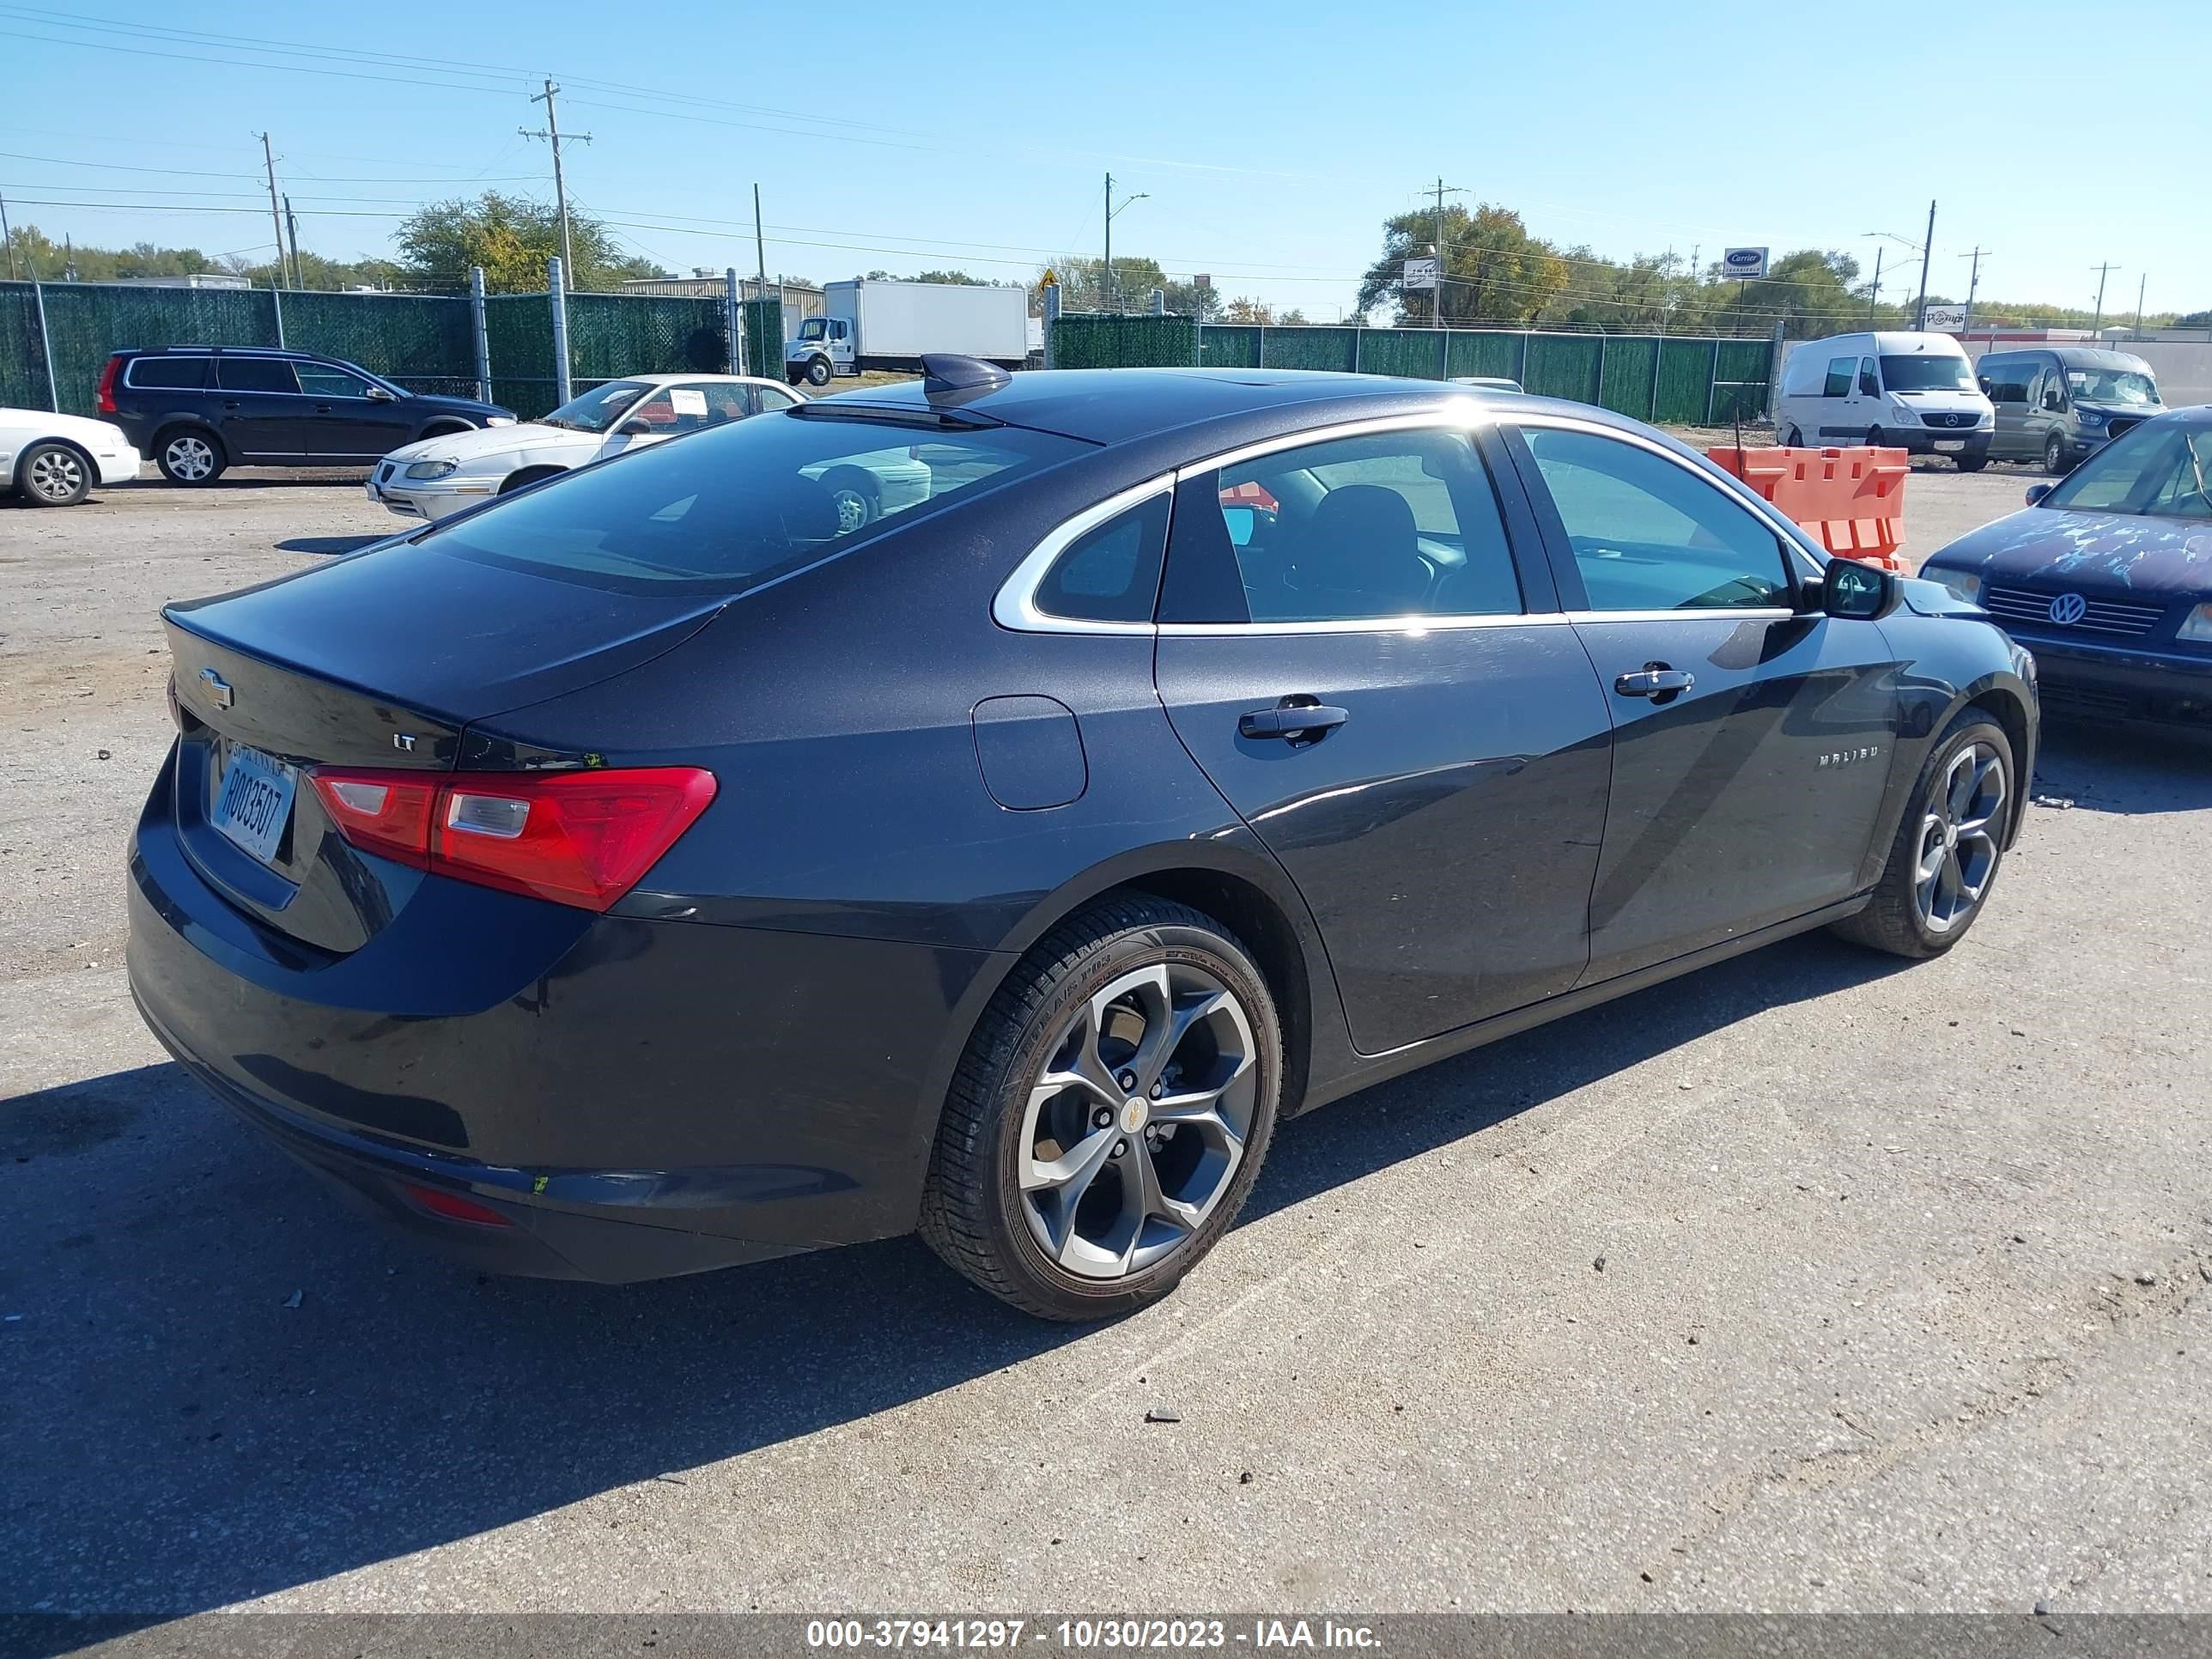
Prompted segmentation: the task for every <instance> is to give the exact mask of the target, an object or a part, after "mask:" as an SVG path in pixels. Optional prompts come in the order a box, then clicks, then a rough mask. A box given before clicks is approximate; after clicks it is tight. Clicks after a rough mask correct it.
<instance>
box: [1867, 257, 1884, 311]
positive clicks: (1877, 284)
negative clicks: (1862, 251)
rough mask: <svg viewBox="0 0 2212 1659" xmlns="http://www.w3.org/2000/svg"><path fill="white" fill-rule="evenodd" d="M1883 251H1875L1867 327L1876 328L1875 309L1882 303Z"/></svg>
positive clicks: (1869, 292)
mask: <svg viewBox="0 0 2212 1659" xmlns="http://www.w3.org/2000/svg"><path fill="white" fill-rule="evenodd" d="M1882 252H1883V250H1882V249H1881V248H1876V249H1875V251H1874V286H1873V287H1872V288H1871V289H1869V290H1868V291H1867V326H1868V327H1869V328H1872V327H1873V326H1874V308H1875V307H1876V306H1878V305H1880V304H1881V256H1882Z"/></svg>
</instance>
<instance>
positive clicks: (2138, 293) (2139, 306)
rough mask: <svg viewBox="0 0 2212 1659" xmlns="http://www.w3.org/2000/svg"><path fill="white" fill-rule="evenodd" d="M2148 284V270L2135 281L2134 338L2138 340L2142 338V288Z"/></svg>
mask: <svg viewBox="0 0 2212 1659" xmlns="http://www.w3.org/2000/svg"><path fill="white" fill-rule="evenodd" d="M2149 286H2150V273H2149V272H2148V271H2145V272H2144V273H2143V275H2142V278H2141V280H2139V281H2138V282H2137V283H2136V338H2137V339H2138V340H2140V339H2141V338H2142V301H2143V290H2144V289H2146V288H2148V287H2149Z"/></svg>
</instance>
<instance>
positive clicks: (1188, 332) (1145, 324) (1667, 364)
mask: <svg viewBox="0 0 2212 1659" xmlns="http://www.w3.org/2000/svg"><path fill="white" fill-rule="evenodd" d="M1048 326H1049V327H1050V329H1051V330H1052V341H1051V349H1050V352H1049V355H1048V361H1049V362H1051V364H1052V366H1053V367H1054V368H1138V367H1153V368H1160V367H1168V366H1182V365H1192V364H1195V365H1199V366H1201V367H1204V368H1310V369H1322V370H1327V371H1329V372H1333V373H1335V374H1398V375H1405V376H1409V377H1411V378H1413V379H1417V380H1449V379H1452V378H1454V377H1455V376H1459V375H1487V376H1492V377H1495V378H1498V379H1503V380H1517V381H1519V382H1520V383H1521V385H1522V386H1523V387H1524V388H1525V389H1527V390H1528V391H1529V392H1535V393H1537V394H1539V395H1541V396H1544V397H1551V398H1572V399H1574V400H1575V401H1576V402H1577V403H1586V404H1597V405H1599V406H1600V407H1601V408H1604V409H1609V410H1613V411H1614V412H1615V413H1616V414H1620V415H1629V416H1634V417H1635V418H1637V419H1638V420H1644V421H1652V422H1663V423H1665V424H1668V425H1674V426H1705V425H1717V424H1723V423H1725V422H1729V421H1732V420H1734V419H1735V418H1736V417H1737V416H1738V414H1739V413H1741V416H1742V418H1744V419H1746V420H1757V419H1759V418H1761V417H1762V416H1763V415H1764V414H1765V409H1766V398H1767V387H1768V385H1769V384H1770V382H1771V379H1772V374H1773V364H1774V357H1775V342H1774V341H1773V339H1771V337H1761V338H1756V339H1722V338H1709V337H1680V338H1662V337H1658V336H1655V335H1648V334H1565V333H1546V332H1542V331H1536V330H1517V329H1516V330H1509V329H1462V328H1443V329H1437V328H1345V327H1315V326H1310V325H1298V326H1292V327H1276V326H1273V325H1270V326H1267V327H1265V328H1262V327H1261V326H1259V325H1256V324H1251V323H1206V324H1200V323H1199V322H1197V321H1196V320H1195V319H1192V318H1189V317H1160V316H1153V315H1149V314H1144V315H1135V316H1118V315H1110V314H1104V313H1079V314H1071V315H1066V316H1062V317H1060V318H1059V319H1057V320H1056V321H1054V322H1053V323H1051V324H1049V325H1048Z"/></svg>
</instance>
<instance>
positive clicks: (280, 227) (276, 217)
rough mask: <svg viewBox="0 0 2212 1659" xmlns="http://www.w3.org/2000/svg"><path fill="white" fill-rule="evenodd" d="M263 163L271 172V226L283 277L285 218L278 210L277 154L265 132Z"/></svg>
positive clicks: (262, 147)
mask: <svg viewBox="0 0 2212 1659" xmlns="http://www.w3.org/2000/svg"><path fill="white" fill-rule="evenodd" d="M261 165H262V166H263V167H264V168H265V169H267V171H268V174H269V227H270V229H272V230H274V231H275V232H276V274H277V276H279V277H280V278H282V277H283V276H284V275H285V271H284V219H283V215H281V214H280V213H278V212H277V211H276V153H275V152H274V151H273V150H271V149H270V148H269V135H268V134H267V133H265V132H264V133H263V134H262V135H261Z"/></svg>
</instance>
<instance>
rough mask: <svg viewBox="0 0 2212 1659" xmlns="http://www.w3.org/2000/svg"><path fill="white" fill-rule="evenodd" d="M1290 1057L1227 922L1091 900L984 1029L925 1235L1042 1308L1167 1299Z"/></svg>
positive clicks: (1054, 1310) (1212, 1237)
mask: <svg viewBox="0 0 2212 1659" xmlns="http://www.w3.org/2000/svg"><path fill="white" fill-rule="evenodd" d="M1282 1055H1283V1042H1282V1030H1281V1026H1280V1024H1279V1022H1278V1020H1277V1017H1276V1013H1275V1004H1274V999H1273V997H1272V996H1271V995H1270V994H1268V990H1267V981H1265V980H1264V979H1262V978H1261V975H1260V972H1259V970H1258V969H1256V968H1255V966H1254V965H1253V963H1252V960H1251V958H1250V957H1249V956H1247V955H1246V954H1245V951H1244V948H1243V945H1240V944H1239V943H1238V942H1237V939H1236V938H1235V937H1234V936H1233V935H1232V934H1231V933H1229V932H1228V931H1227V930H1226V929H1225V928H1224V927H1222V926H1221V925H1220V924H1219V923H1218V922H1217V921H1214V920H1213V919H1212V917H1210V916H1206V915H1202V914H1200V912H1198V911H1196V910H1193V909H1190V908H1188V907H1186V906H1184V905H1180V904H1173V903H1170V902H1166V901H1164V900H1161V899H1154V898H1149V897H1144V896H1131V897H1126V898H1119V899H1109V900H1106V901H1103V902H1100V903H1098V904H1096V905H1094V906H1092V907H1091V908H1090V909H1088V910H1085V911H1083V912H1081V913H1080V914H1079V915H1075V916H1073V917H1072V918H1071V919H1069V920H1068V921H1066V922H1063V923H1062V924H1061V925H1060V927H1057V928H1056V929H1054V931H1053V932H1052V933H1049V934H1048V935H1047V936H1046V937H1045V938H1044V939H1042V941H1040V942H1039V943H1038V944H1037V945H1036V947H1035V948H1034V949H1032V950H1031V951H1030V953H1029V954H1028V956H1026V957H1024V958H1023V961H1022V963H1021V965H1020V966H1018V968H1016V969H1014V971H1013V972H1012V975H1009V976H1008V978H1007V981H1006V984H1004V985H1003V986H1001V987H1000V988H999V991H998V994H996V995H995V996H994V997H993V998H992V1000H991V1003H990V1006H989V1007H988V1008H987V1010H986V1012H985V1013H984V1015H983V1018H982V1019H981V1021H980V1022H979V1023H978V1024H977V1026H976V1030H975V1036H973V1037H972V1038H971V1039H970V1040H969V1045H968V1052H967V1054H965V1055H964V1056H963V1058H962V1060H961V1062H960V1067H959V1070H958V1072H957V1073H956V1074H955V1077H954V1079H953V1084H952V1088H951V1093H950V1095H949V1096H948V1097H947V1098H946V1101H945V1115H944V1118H943V1120H942V1121H941V1122H940V1123H939V1128H938V1137H937V1148H936V1152H935V1154H934V1156H933V1158H932V1159H931V1162H930V1169H929V1177H928V1181H927V1185H926V1186H925V1188H924V1190H923V1194H922V1210H921V1234H922V1237H924V1238H925V1239H926V1240H927V1241H928V1243H929V1244H930V1246H931V1248H932V1249H934V1250H936V1252H937V1253H938V1254H939V1255H941V1256H943V1257H944V1258H945V1261H947V1262H949V1263H951V1265H952V1266H953V1267H956V1268H957V1269H958V1270H959V1271H960V1272H961V1273H964V1274H966V1275H967V1276H968V1277H969V1279H973V1280H974V1281H975V1283H976V1284H978V1285H981V1286H982V1287H983V1288H984V1289H985V1290H987V1291H990V1292H991V1293H992V1294H993V1295H994V1296H996V1297H1000V1298H1001V1299H1003V1300H1005V1301H1006V1302H1009V1303H1012V1304H1013V1305H1014V1306H1015V1307H1018V1308H1020V1309H1022V1310H1024V1311H1025V1312H1028V1313H1031V1314H1035V1315H1037V1316H1040V1317H1042V1318H1046V1319H1060V1320H1092V1319H1105V1318H1110V1317H1114V1316H1119V1315H1122V1314H1128V1313H1133V1312H1135V1311H1136V1310H1138V1309H1139V1308H1141V1307H1144V1306H1145V1305H1146V1304H1149V1303H1152V1302H1155V1301H1158V1299H1159V1298H1160V1297H1164V1296H1165V1295H1166V1294H1167V1293H1168V1292H1169V1291H1171V1290H1172V1289H1174V1288H1175V1285H1176V1282H1177V1281H1178V1280H1180V1279H1182V1276H1183V1274H1184V1273H1187V1272H1188V1271H1189V1270H1190V1268H1191V1267H1193V1266H1194V1264H1196V1263H1197V1262H1198V1261H1199V1260H1200V1258H1201V1257H1203V1256H1204V1255H1206V1252H1207V1251H1208V1250H1210V1249H1212V1248H1213V1245H1214V1243H1215V1242H1216V1241H1217V1240H1218V1239H1219V1238H1220V1237H1221V1235H1222V1234H1223V1233H1224V1232H1225V1231H1228V1229H1229V1226H1230V1225H1231V1223H1232V1222H1233V1221H1234V1220H1235V1219H1236V1218H1237V1212H1238V1211H1239V1210H1240V1209H1242V1208H1243V1204H1244V1200H1245V1197H1246V1195H1247V1194H1249V1192H1250V1191H1251V1188H1252V1183H1253V1182H1254V1180H1255V1178H1256V1177H1257V1176H1258V1175H1259V1171H1260V1164H1261V1159H1262V1158H1265V1157H1266V1155H1267V1143H1268V1140H1269V1139H1270V1137H1271V1136H1272V1135H1273V1132H1274V1125H1275V1108H1276V1102H1277V1098H1278V1096H1279V1092H1280V1090H1281V1087H1282V1066H1283V1059H1282Z"/></svg>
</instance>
